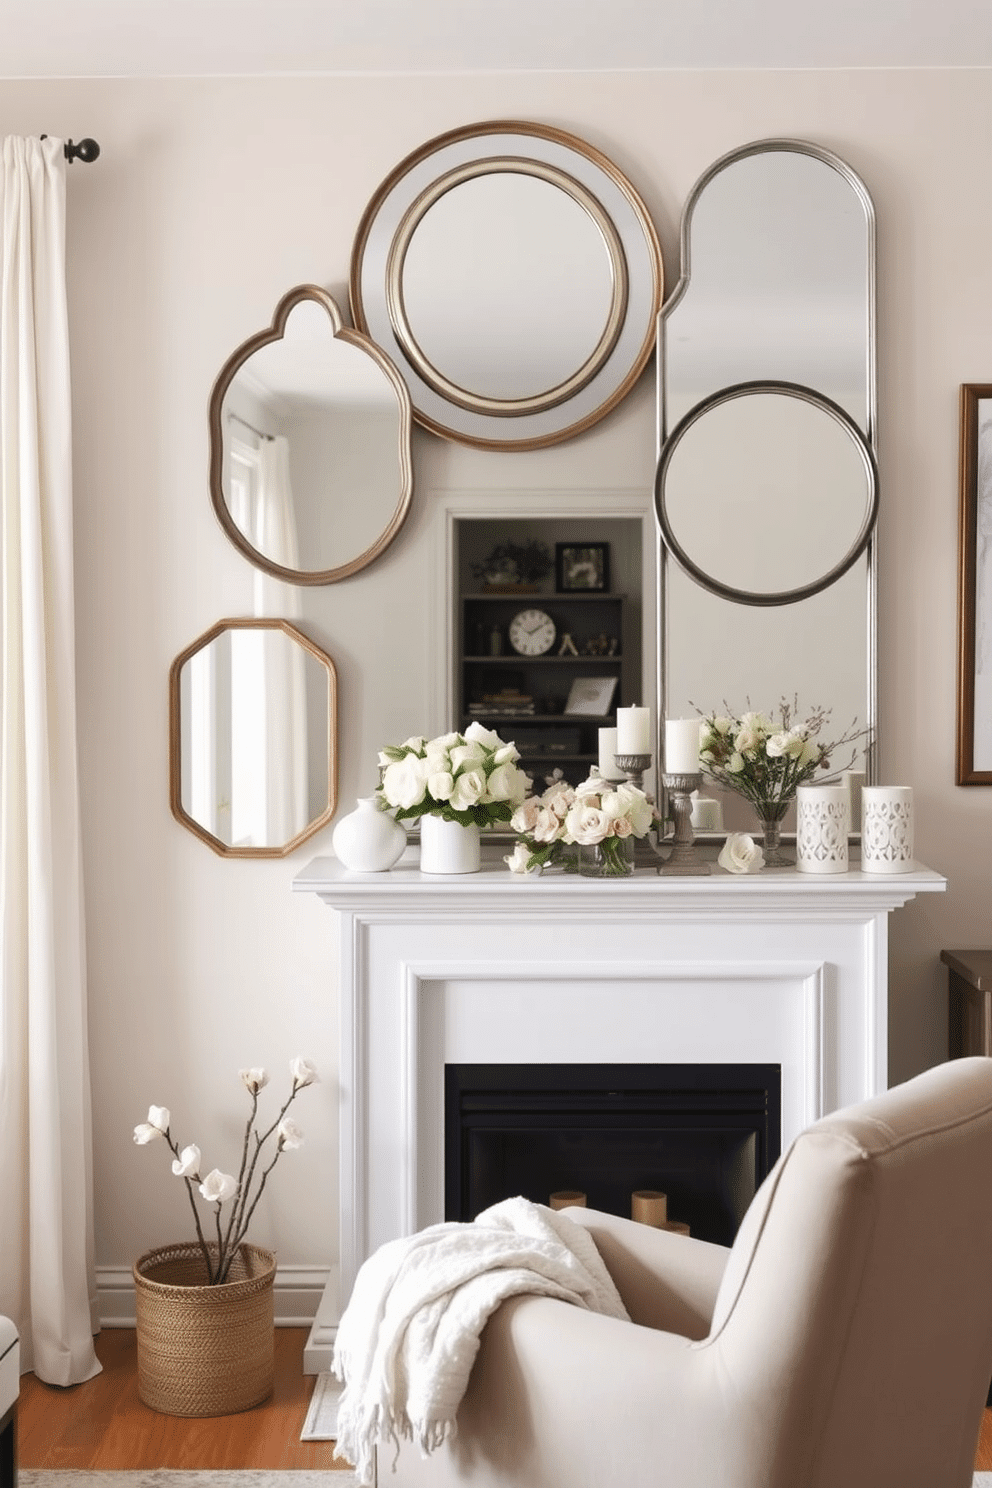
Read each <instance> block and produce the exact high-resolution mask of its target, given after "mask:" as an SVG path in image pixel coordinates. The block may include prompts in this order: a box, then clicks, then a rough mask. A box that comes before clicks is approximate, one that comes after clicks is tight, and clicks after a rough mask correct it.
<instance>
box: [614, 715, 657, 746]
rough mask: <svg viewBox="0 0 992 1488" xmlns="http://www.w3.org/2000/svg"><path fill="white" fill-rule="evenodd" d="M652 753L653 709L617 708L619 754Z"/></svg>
mask: <svg viewBox="0 0 992 1488" xmlns="http://www.w3.org/2000/svg"><path fill="white" fill-rule="evenodd" d="M650 753H651V709H650V708H618V709H617V754H650Z"/></svg>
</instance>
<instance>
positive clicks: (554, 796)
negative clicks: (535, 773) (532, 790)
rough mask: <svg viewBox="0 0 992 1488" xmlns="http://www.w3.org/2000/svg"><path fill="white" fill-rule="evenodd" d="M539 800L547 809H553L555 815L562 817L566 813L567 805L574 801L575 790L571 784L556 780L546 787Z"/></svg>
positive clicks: (572, 803)
mask: <svg viewBox="0 0 992 1488" xmlns="http://www.w3.org/2000/svg"><path fill="white" fill-rule="evenodd" d="M541 802H542V804H543V805H544V806H545V807H547V809H548V811H553V812H554V814H555V816H558V817H564V816H566V815H567V814H568V810H569V807H570V806H572V805H574V803H575V792H574V790H572V788H571V786H569V785H562V784H561V783H560V782H557V783H556V784H554V785H552V786H549V787H548V789H547V790H546V791H545V792H544V795H543V796H542V797H541Z"/></svg>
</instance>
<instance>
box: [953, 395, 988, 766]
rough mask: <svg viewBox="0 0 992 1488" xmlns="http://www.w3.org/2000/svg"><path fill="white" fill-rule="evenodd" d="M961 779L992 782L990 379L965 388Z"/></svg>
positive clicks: (960, 584)
mask: <svg viewBox="0 0 992 1488" xmlns="http://www.w3.org/2000/svg"><path fill="white" fill-rule="evenodd" d="M960 480H961V494H960V529H959V549H958V738H957V775H956V779H957V784H958V785H992V383H983V382H980V383H978V382H969V383H964V384H963V385H962V387H961V454H960Z"/></svg>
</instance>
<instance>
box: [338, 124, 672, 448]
mask: <svg viewBox="0 0 992 1488" xmlns="http://www.w3.org/2000/svg"><path fill="white" fill-rule="evenodd" d="M663 277H664V276H663V270H662V261H661V251H660V248H659V245H658V239H657V235H656V233H655V230H654V227H653V225H652V223H651V219H650V217H649V216H648V212H647V209H646V207H645V205H644V203H643V201H642V200H641V198H640V197H639V196H638V194H637V192H636V191H635V190H634V188H633V186H632V185H631V184H630V182H629V181H628V180H627V179H626V177H625V176H624V175H623V174H622V172H621V171H620V170H618V168H617V167H616V166H615V165H614V164H613V162H612V161H610V160H608V159H607V158H606V156H605V155H603V154H602V153H601V152H600V151H598V150H596V149H594V148H593V146H591V145H589V144H587V143H586V142H585V141H583V140H580V139H578V138H576V137H575V136H574V135H570V134H566V133H565V132H564V131H562V130H558V129H551V128H547V127H544V126H542V125H538V124H528V123H521V122H519V121H505V120H497V121H493V122H490V123H484V124H476V125H471V126H467V127H465V128H462V129H455V130H451V131H450V132H449V133H447V134H443V135H440V136H438V137H437V138H436V139H432V140H429V141H428V142H427V143H426V144H424V145H422V146H421V147H420V148H419V149H417V150H415V151H413V152H412V154H410V155H408V156H407V157H406V158H405V159H404V160H402V161H401V162H400V164H399V165H398V166H397V167H396V168H395V170H393V171H392V172H391V173H390V175H389V176H388V177H387V178H386V180H385V181H384V182H383V183H382V185H381V186H380V187H379V189H378V191H377V192H376V193H375V195H374V196H373V198H372V200H371V201H370V203H369V205H368V207H367V208H366V210H365V213H364V215H363V217H362V220H361V223H360V224H359V228H358V232H357V234H356V238H355V245H354V249H353V252H352V265H351V290H350V293H351V304H352V313H353V316H354V319H355V323H356V325H359V326H361V327H362V329H363V330H365V331H367V332H368V334H369V335H370V336H371V337H372V339H373V340H374V341H376V342H377V343H378V344H379V345H380V346H382V347H383V348H384V349H385V350H386V352H387V353H388V355H389V356H390V357H391V358H392V359H393V360H394V361H395V362H396V364H397V366H399V367H400V368H401V369H402V372H403V375H404V378H405V379H406V381H407V383H408V385H409V388H410V395H411V398H412V401H413V409H414V418H415V419H416V420H417V421H418V423H420V424H422V425H423V426H424V427H425V428H428V429H431V430H432V431H433V432H434V433H436V434H440V435H442V436H444V437H446V438H449V439H455V440H458V441H460V442H462V443H465V444H472V445H479V446H482V447H484V448H490V449H532V448H536V447H539V446H542V445H549V444H554V443H557V442H559V441H561V440H564V439H567V438H570V437H571V436H572V435H574V434H577V433H579V432H580V431H581V430H583V429H586V428H588V427H589V426H590V425H592V424H594V423H596V422H597V420H599V419H601V418H603V417H604V416H605V415H606V414H607V413H608V412H609V411H610V409H612V408H614V407H615V406H616V405H617V403H619V402H620V400H621V399H622V398H623V397H625V396H626V394H627V393H628V392H629V391H630V389H631V387H632V386H633V384H634V382H635V381H636V379H637V377H638V375H639V373H640V371H641V370H642V368H643V367H644V365H645V363H646V362H647V359H648V357H649V356H650V354H651V349H652V346H653V345H654V337H655V321H656V315H657V311H658V308H659V306H660V304H661V297H662V286H663Z"/></svg>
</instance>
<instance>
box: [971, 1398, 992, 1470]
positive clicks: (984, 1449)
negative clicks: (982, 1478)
mask: <svg viewBox="0 0 992 1488" xmlns="http://www.w3.org/2000/svg"><path fill="white" fill-rule="evenodd" d="M975 1471H976V1472H992V1410H987V1411H986V1412H985V1414H984V1415H983V1416H982V1431H981V1435H980V1436H979V1438H978V1452H977V1454H976V1456H975Z"/></svg>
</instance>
